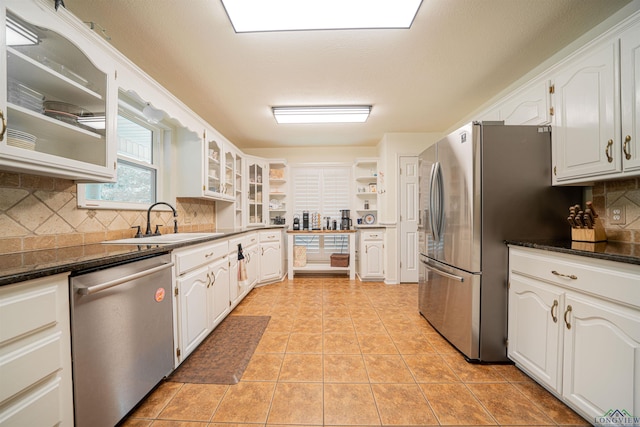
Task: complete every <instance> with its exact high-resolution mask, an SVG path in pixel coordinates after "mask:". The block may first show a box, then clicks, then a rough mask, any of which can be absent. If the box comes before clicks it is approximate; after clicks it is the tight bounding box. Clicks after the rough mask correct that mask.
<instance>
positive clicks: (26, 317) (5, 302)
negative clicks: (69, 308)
mask: <svg viewBox="0 0 640 427" xmlns="http://www.w3.org/2000/svg"><path fill="white" fill-rule="evenodd" d="M19 286H20V287H17V286H15V287H13V288H12V289H11V290H7V291H6V292H3V293H0V325H2V327H0V344H1V343H4V342H5V341H8V340H11V339H14V338H17V337H19V336H21V335H27V334H30V333H33V332H36V331H37V330H40V329H42V328H44V327H46V326H53V325H55V324H56V323H57V322H58V316H57V307H58V300H57V296H56V295H57V286H56V285H50V286H44V287H43V286H41V285H38V284H36V285H35V286H37V287H35V286H31V287H32V288H34V289H32V290H31V291H29V289H28V288H27V286H30V285H19Z"/></svg>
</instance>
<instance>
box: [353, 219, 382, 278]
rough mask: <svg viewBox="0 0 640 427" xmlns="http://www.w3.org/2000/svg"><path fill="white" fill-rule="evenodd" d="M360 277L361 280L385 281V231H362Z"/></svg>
mask: <svg viewBox="0 0 640 427" xmlns="http://www.w3.org/2000/svg"><path fill="white" fill-rule="evenodd" d="M358 250H359V252H360V253H359V258H358V259H359V265H358V276H360V279H361V280H383V279H384V231H383V230H366V231H360V244H359V249H358Z"/></svg>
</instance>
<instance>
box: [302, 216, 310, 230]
mask: <svg viewBox="0 0 640 427" xmlns="http://www.w3.org/2000/svg"><path fill="white" fill-rule="evenodd" d="M302 229H303V230H308V229H309V211H303V212H302Z"/></svg>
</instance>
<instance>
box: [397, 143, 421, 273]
mask: <svg viewBox="0 0 640 427" xmlns="http://www.w3.org/2000/svg"><path fill="white" fill-rule="evenodd" d="M417 281H418V157H417V156H401V157H400V283H410V282H417Z"/></svg>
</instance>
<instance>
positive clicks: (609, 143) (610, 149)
mask: <svg viewBox="0 0 640 427" xmlns="http://www.w3.org/2000/svg"><path fill="white" fill-rule="evenodd" d="M610 152H613V139H610V140H609V141H607V148H605V150H604V154H606V155H607V161H608V162H609V163H611V162H613V154H610Z"/></svg>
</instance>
